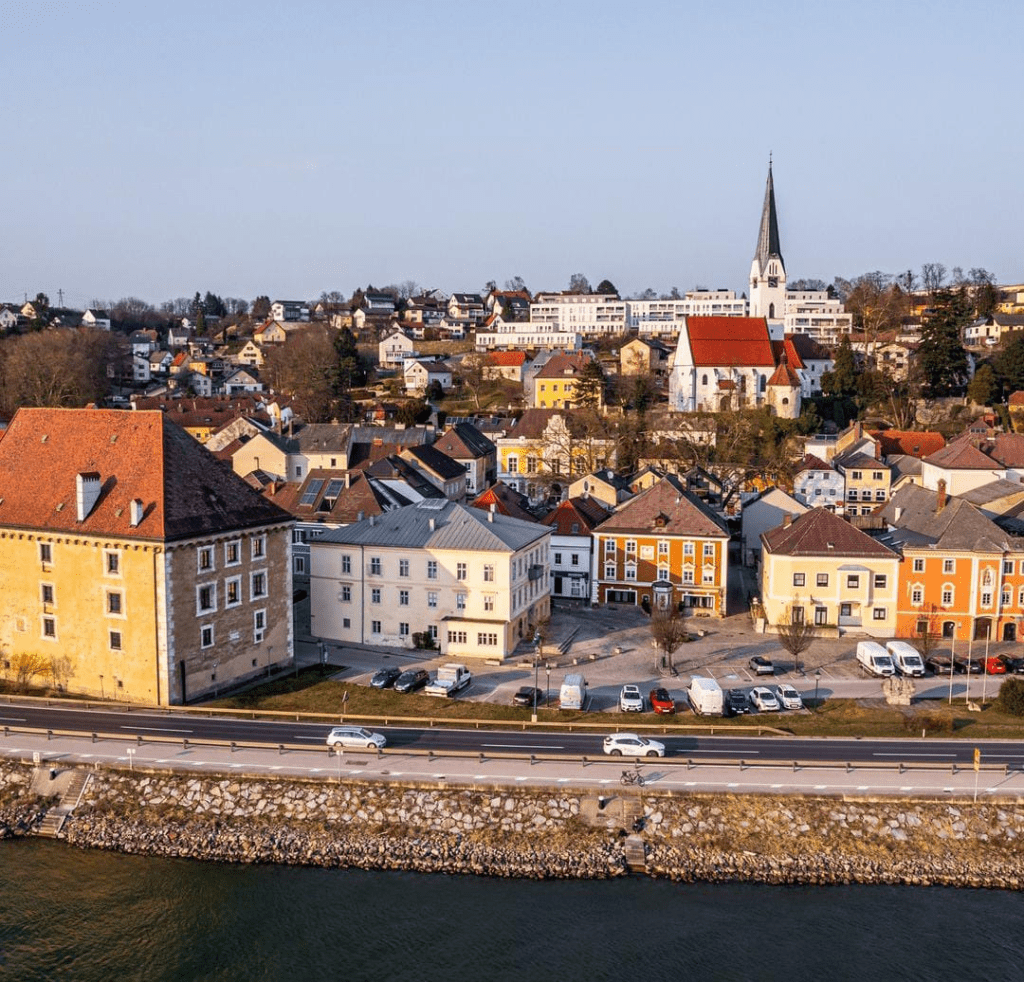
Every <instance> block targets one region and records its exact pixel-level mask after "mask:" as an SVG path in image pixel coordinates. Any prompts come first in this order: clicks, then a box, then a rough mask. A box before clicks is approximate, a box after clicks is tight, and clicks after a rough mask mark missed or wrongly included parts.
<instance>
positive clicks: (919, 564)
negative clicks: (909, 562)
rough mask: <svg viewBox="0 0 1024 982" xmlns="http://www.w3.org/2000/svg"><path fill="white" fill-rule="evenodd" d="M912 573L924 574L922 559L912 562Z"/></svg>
mask: <svg viewBox="0 0 1024 982" xmlns="http://www.w3.org/2000/svg"><path fill="white" fill-rule="evenodd" d="M914 572H915V573H923V572H924V560H923V559H915V560H914Z"/></svg>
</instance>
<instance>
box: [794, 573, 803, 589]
mask: <svg viewBox="0 0 1024 982" xmlns="http://www.w3.org/2000/svg"><path fill="white" fill-rule="evenodd" d="M803 585H804V574H803V573H794V574H793V586H803Z"/></svg>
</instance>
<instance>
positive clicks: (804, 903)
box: [0, 839, 1024, 982]
mask: <svg viewBox="0 0 1024 982" xmlns="http://www.w3.org/2000/svg"><path fill="white" fill-rule="evenodd" d="M1022 977H1024V895H1021V894H1017V893H1005V892H997V891H976V890H954V889H948V888H927V889H923V888H913V887H853V886H851V887H770V886H754V885H745V884H735V885H714V886H705V885H691V884H675V883H668V882H661V881H656V880H650V879H646V878H631V879H627V880H617V881H597V882H546V883H545V882H534V881H517V880H489V879H480V878H475V877H469V876H466V877H452V876H425V875H417V874H411V873H410V874H404V873H368V872H362V871H355V870H324V869H308V868H293V867H277V866H229V865H220V864H214V863H199V862H194V861H189V860H168V859H150V858H142V857H136V856H122V855H118V854H115V853H104V852H87V851H80V850H76V849H73V848H70V847H68V846H66V845H64V844H62V843H54V842H44V841H40V840H33V839H29V840H14V841H7V842H0V980H7V979H11V980H17V982H35V980H55V979H67V980H73V982H101V980H102V982H111V980H118V982H122V980H135V979H138V980H145V982H198V980H203V982H206V980H210V982H234V980H239V982H241V980H246V982H251V980H267V982H277V980H282V982H283V980H288V982H291V980H295V979H299V980H302V982H320V980H327V979H346V980H349V979H351V980H357V982H358V980H387V982H405V980H409V982H433V980H439V982H440V980H445V982H463V980H478V979H480V980H487V982H502V980H506V979H508V980H511V979H516V980H534V979H557V980H566V982H573V980H588V982H597V980H604V979H607V980H612V982H623V980H632V979H643V980H644V982H652V980H655V982H656V980H661V979H666V980H669V979H671V980H679V979H700V980H701V982H711V980H737V982H738V980H751V979H757V980H766V982H771V980H776V979H778V980H785V982H802V980H815V982H841V980H846V979H851V980H853V979H856V980H858V982H875V980H885V982H890V980H893V982H898V980H929V982H931V980H936V979H939V980H942V979H960V978H976V979H985V980H986V982H999V980H1003V979H1006V980H1014V982H1017V980H1019V979H1021V978H1022Z"/></svg>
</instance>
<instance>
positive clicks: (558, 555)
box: [555, 552, 562, 566]
mask: <svg viewBox="0 0 1024 982" xmlns="http://www.w3.org/2000/svg"><path fill="white" fill-rule="evenodd" d="M555 565H556V566H561V565H562V554H561V553H560V552H556V553H555Z"/></svg>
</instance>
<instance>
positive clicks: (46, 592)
mask: <svg viewBox="0 0 1024 982" xmlns="http://www.w3.org/2000/svg"><path fill="white" fill-rule="evenodd" d="M40 595H41V597H42V601H43V603H44V604H52V603H53V584H52V583H42V584H40Z"/></svg>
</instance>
